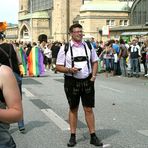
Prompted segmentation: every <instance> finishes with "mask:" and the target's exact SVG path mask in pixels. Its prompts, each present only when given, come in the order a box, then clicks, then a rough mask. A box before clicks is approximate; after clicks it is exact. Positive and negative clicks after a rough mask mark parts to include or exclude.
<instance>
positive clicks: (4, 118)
mask: <svg viewBox="0 0 148 148" xmlns="http://www.w3.org/2000/svg"><path fill="white" fill-rule="evenodd" d="M0 29H1V28H0ZM3 29H4V28H3ZM69 32H70V36H71V40H70V41H69V42H68V43H65V42H64V43H61V42H59V41H56V42H51V41H50V42H48V38H47V35H45V34H41V35H39V37H38V42H33V43H23V42H11V43H7V42H6V41H5V35H4V33H3V30H0V147H5V148H7V147H10V148H15V147H16V145H15V142H14V141H13V138H12V137H11V135H10V133H9V124H10V123H13V122H18V128H19V130H20V132H22V133H24V132H25V124H24V119H23V107H22V101H21V100H22V77H23V76H31V77H32V76H33V77H40V76H43V75H44V73H45V71H48V70H53V71H54V73H57V72H62V73H64V90H65V94H66V97H67V101H68V105H69V124H70V133H71V135H70V139H69V141H68V143H67V146H68V147H73V146H75V145H76V143H77V142H76V128H77V120H78V119H77V118H78V107H79V102H80V99H81V101H82V105H83V109H84V113H85V119H86V123H87V126H88V129H89V133H90V144H93V145H95V146H102V145H103V143H102V142H101V141H100V139H99V138H98V137H97V135H96V133H95V118H94V112H93V107H95V88H94V83H95V78H96V75H97V73H98V72H102V71H103V72H105V76H106V77H109V75H110V76H115V75H121V76H123V77H133V76H135V77H136V78H138V77H140V71H141V63H142V64H143V68H144V76H145V77H148V39H145V40H144V42H143V43H142V44H139V40H138V38H134V39H133V40H132V41H131V42H130V43H126V41H124V40H123V39H122V38H121V39H120V40H108V41H107V42H103V41H100V42H97V41H95V39H94V38H92V39H91V40H89V41H84V40H83V28H82V26H81V25H80V24H74V25H72V26H70V28H69ZM66 50H67V51H66ZM7 80H9V83H6V81H7ZM12 86H13V87H12ZM6 108H8V109H6ZM2 132H3V133H6V136H4V137H3V136H1V135H2V134H1V133H2ZM5 138H6V140H5V143H4V141H3V140H2V139H5Z"/></svg>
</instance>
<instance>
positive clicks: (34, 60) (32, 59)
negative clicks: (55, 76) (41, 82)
mask: <svg viewBox="0 0 148 148" xmlns="http://www.w3.org/2000/svg"><path fill="white" fill-rule="evenodd" d="M28 72H29V76H42V75H44V64H43V54H42V52H41V50H40V49H39V47H37V46H35V47H33V48H32V49H31V51H30V53H29V56H28Z"/></svg>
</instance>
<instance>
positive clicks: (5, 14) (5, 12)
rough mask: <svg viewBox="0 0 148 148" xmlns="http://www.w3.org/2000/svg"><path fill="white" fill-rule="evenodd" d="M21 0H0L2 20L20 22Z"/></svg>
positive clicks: (0, 16) (0, 18)
mask: <svg viewBox="0 0 148 148" xmlns="http://www.w3.org/2000/svg"><path fill="white" fill-rule="evenodd" d="M18 11H19V0H0V22H2V21H6V22H7V23H17V22H18Z"/></svg>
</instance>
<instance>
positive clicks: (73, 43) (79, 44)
mask: <svg viewBox="0 0 148 148" xmlns="http://www.w3.org/2000/svg"><path fill="white" fill-rule="evenodd" d="M70 44H71V46H72V47H73V46H74V47H80V46H82V45H85V43H84V41H82V42H80V43H77V42H74V41H73V40H71V43H70Z"/></svg>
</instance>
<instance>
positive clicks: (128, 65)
mask: <svg viewBox="0 0 148 148" xmlns="http://www.w3.org/2000/svg"><path fill="white" fill-rule="evenodd" d="M94 44H95V46H94V48H96V51H97V53H98V57H99V70H98V71H99V72H101V71H105V75H106V77H108V75H109V74H110V75H111V76H115V75H121V76H123V77H133V76H135V77H136V78H138V77H140V72H141V69H144V76H145V77H148V39H145V40H144V42H143V43H140V42H139V38H137V37H136V38H134V39H133V40H132V41H131V42H129V43H127V42H126V41H124V40H123V39H122V38H121V39H120V40H109V41H107V42H105V43H104V44H102V41H101V42H100V43H97V42H94V41H93V44H92V45H94ZM141 65H143V67H141Z"/></svg>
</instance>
